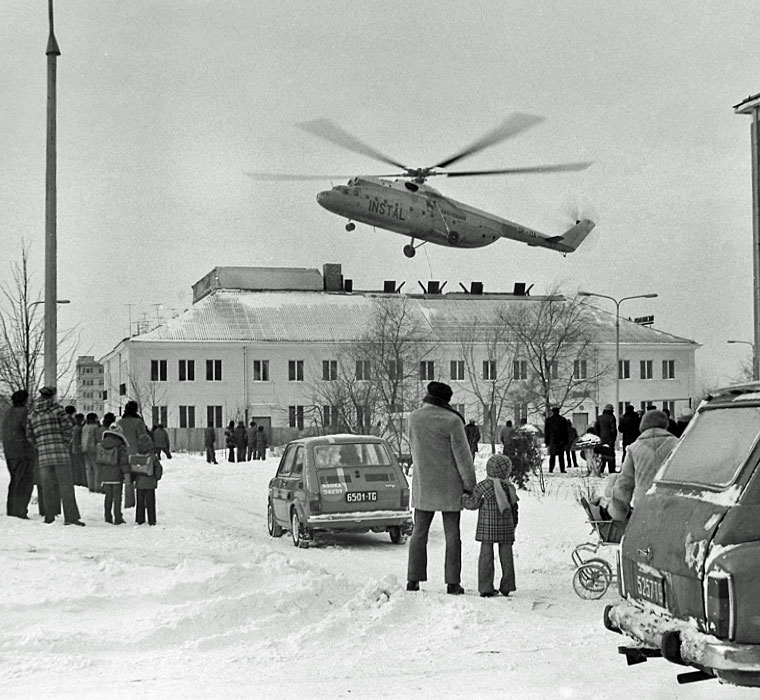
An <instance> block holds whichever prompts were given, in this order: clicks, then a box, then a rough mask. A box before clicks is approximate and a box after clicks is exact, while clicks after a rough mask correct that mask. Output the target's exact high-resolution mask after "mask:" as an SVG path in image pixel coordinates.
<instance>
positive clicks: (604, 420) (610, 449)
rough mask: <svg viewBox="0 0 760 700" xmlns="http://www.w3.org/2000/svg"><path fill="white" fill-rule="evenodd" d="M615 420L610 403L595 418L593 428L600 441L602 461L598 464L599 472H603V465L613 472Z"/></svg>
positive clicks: (615, 438)
mask: <svg viewBox="0 0 760 700" xmlns="http://www.w3.org/2000/svg"><path fill="white" fill-rule="evenodd" d="M616 423H617V421H616V420H615V409H614V408H613V406H612V404H611V403H608V404H606V405H605V407H604V410H603V411H602V415H601V416H599V417H598V418H597V419H596V422H595V423H594V430H595V431H596V434H597V435H598V436H599V439H600V440H601V441H602V444H601V446H600V448H599V449H600V453H599V454H600V455H601V457H602V463H601V464H600V465H599V473H600V474H602V473H603V472H604V465H605V464H606V465H607V469H608V470H609V472H610V474H614V473H615V471H616V469H615V441H616V440H617V425H616Z"/></svg>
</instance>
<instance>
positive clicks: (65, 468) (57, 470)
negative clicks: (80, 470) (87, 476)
mask: <svg viewBox="0 0 760 700" xmlns="http://www.w3.org/2000/svg"><path fill="white" fill-rule="evenodd" d="M55 393H56V389H55V387H54V386H43V387H42V389H40V396H39V398H38V399H37V400H36V401H35V402H34V406H33V407H32V410H31V411H30V412H29V417H28V418H27V421H26V434H27V437H28V438H29V442H31V443H32V445H34V446H35V447H36V448H37V459H38V460H39V466H40V479H41V481H42V491H43V494H44V500H45V522H46V523H52V522H54V520H55V515H53V512H52V511H51V510H49V509H48V504H50V503H53V502H54V500H55V484H56V483H57V484H58V489H59V491H60V494H61V501H62V502H63V518H64V520H63V524H64V525H82V526H84V523H83V522H82V521H81V520H80V519H79V517H80V516H79V508H78V506H77V498H76V495H75V494H74V481H73V477H72V474H71V458H70V451H69V450H70V448H71V437H72V432H73V425H72V423H71V421H70V420H69V417H68V416H67V415H66V412H65V411H64V410H63V407H62V406H61V405H60V404H59V403H57V402H56V401H55V399H54V398H53V397H54V396H55Z"/></svg>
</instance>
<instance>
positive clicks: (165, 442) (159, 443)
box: [152, 423, 172, 459]
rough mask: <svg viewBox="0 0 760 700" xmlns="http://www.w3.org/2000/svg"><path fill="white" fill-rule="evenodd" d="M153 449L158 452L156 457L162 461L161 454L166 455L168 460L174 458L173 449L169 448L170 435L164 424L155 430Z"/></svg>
mask: <svg viewBox="0 0 760 700" xmlns="http://www.w3.org/2000/svg"><path fill="white" fill-rule="evenodd" d="M152 437H153V449H154V450H155V452H156V457H158V458H159V459H161V453H162V452H163V453H165V454H166V459H171V458H172V453H171V449H170V446H169V433H168V431H167V430H166V428H164V424H163V423H159V424H158V425H157V426H156V427H155V428H153V436H152Z"/></svg>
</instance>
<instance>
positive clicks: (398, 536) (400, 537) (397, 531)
mask: <svg viewBox="0 0 760 700" xmlns="http://www.w3.org/2000/svg"><path fill="white" fill-rule="evenodd" d="M388 534H389V535H390V536H391V542H393V544H404V542H406V535H405V534H404V533H403V532H401V528H400V527H399V526H398V525H393V526H392V527H389V528H388Z"/></svg>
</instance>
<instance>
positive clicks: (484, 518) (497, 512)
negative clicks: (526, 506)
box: [462, 454, 518, 598]
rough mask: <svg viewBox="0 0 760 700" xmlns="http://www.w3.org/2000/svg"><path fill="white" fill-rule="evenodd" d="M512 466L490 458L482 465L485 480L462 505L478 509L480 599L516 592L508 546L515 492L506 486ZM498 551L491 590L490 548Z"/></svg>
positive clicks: (513, 523)
mask: <svg viewBox="0 0 760 700" xmlns="http://www.w3.org/2000/svg"><path fill="white" fill-rule="evenodd" d="M511 471H512V462H511V461H510V460H509V457H507V456H505V455H499V454H496V455H492V456H491V457H489V458H488V462H487V463H486V476H487V478H486V479H483V481H480V482H478V484H477V486H475V490H474V491H473V492H472V495H467V494H465V495H464V497H463V499H462V503H463V504H464V507H465V508H468V509H470V510H475V509H479V512H478V526H477V529H476V530H475V540H476V541H478V542H480V557H479V558H478V591H479V592H480V597H481V598H490V597H492V596H495V595H496V594H497V593H501V594H502V595H505V596H507V595H509V594H510V593H511V592H512V591H516V590H517V588H516V586H515V562H514V558H513V556H512V545H513V544H514V541H515V527H516V526H517V501H518V498H517V491H516V490H515V487H514V486H513V485H512V484H511V483H510V482H509V475H510V472H511ZM494 544H495V545H497V546H498V550H499V562H500V563H501V581H500V582H499V589H498V591H497V590H496V589H495V588H494V585H493V579H494V556H493V546H494Z"/></svg>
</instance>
